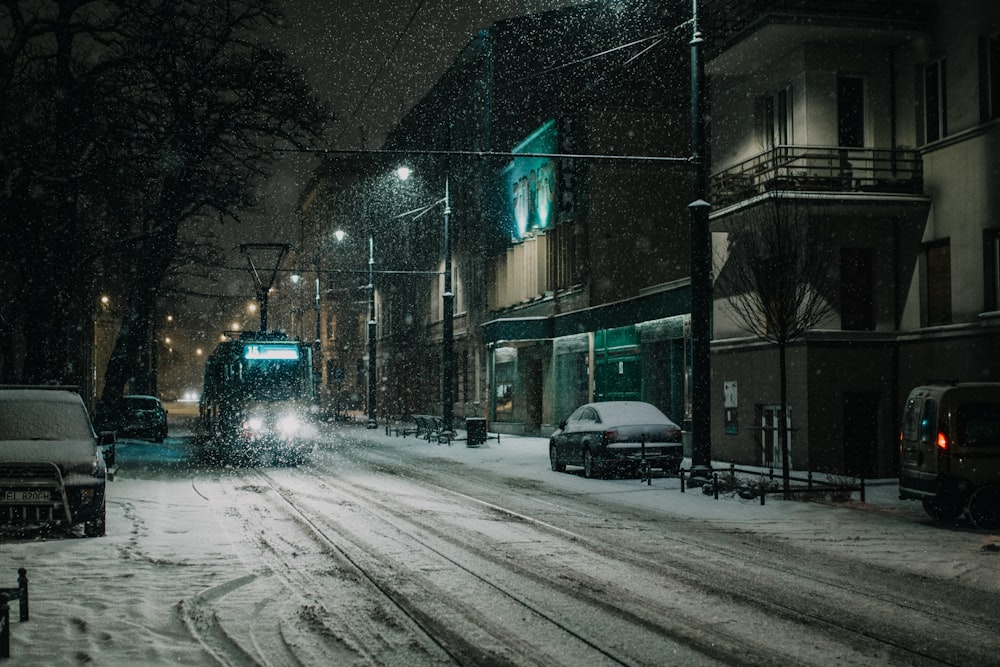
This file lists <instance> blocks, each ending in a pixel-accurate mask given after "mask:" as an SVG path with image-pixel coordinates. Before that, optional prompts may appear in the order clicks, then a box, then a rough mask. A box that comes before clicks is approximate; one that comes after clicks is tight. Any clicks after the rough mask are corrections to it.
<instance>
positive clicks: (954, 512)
mask: <svg viewBox="0 0 1000 667" xmlns="http://www.w3.org/2000/svg"><path fill="white" fill-rule="evenodd" d="M923 503H924V511H925V512H927V515H928V516H930V517H931V518H932V519H934V520H935V521H937V522H938V523H951V522H952V521H954V520H955V519H957V518H958V517H960V516H961V515H962V510H964V509H965V507H963V505H962V501H961V500H960V499H959V498H957V497H955V496H935V497H934V498H924V501H923Z"/></svg>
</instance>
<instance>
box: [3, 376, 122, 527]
mask: <svg viewBox="0 0 1000 667" xmlns="http://www.w3.org/2000/svg"><path fill="white" fill-rule="evenodd" d="M109 465H112V466H113V465H114V434H113V433H102V434H101V436H100V437H98V436H97V434H95V433H94V428H93V426H92V424H91V421H90V415H89V414H88V412H87V408H86V406H85V405H84V404H83V399H82V398H80V395H79V394H77V393H76V392H74V391H70V390H67V389H49V388H10V387H4V388H0V525H3V526H4V527H13V528H16V529H20V528H28V527H44V526H61V527H63V528H66V529H67V530H69V529H71V528H73V527H74V526H78V525H81V524H82V525H83V532H84V534H85V535H86V536H88V537H98V536H100V535H104V532H105V516H106V500H105V488H106V485H107V476H108V466H109Z"/></svg>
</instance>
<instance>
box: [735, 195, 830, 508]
mask: <svg viewBox="0 0 1000 667" xmlns="http://www.w3.org/2000/svg"><path fill="white" fill-rule="evenodd" d="M816 236H817V235H816V234H815V233H814V230H811V229H810V225H809V224H808V220H807V217H806V215H805V214H804V212H803V210H802V208H801V207H800V206H799V205H798V204H797V203H796V202H794V201H782V200H779V199H768V200H765V201H763V202H761V203H759V204H757V205H756V206H754V207H752V208H749V209H747V210H746V211H744V212H743V213H742V214H741V215H740V217H739V218H738V219H737V220H736V221H734V224H733V227H732V230H731V231H730V233H729V239H728V248H727V250H728V256H727V257H726V261H725V263H724V264H723V267H722V270H721V271H720V273H719V277H718V281H717V289H718V290H719V292H720V293H721V294H723V295H724V296H725V297H726V300H727V301H728V305H729V308H730V309H731V311H732V313H733V315H734V319H735V320H736V321H737V322H738V323H739V324H740V325H741V326H742V327H743V328H745V329H746V330H747V331H748V332H750V333H751V334H753V335H755V336H757V337H758V338H761V339H762V340H767V341H771V342H773V343H774V344H776V345H777V346H778V364H779V366H780V369H779V373H780V375H779V377H780V388H781V389H780V391H781V416H780V418H779V423H780V426H779V441H780V443H781V453H782V456H781V476H782V482H783V489H784V495H785V498H786V499H787V498H788V497H789V495H790V493H789V451H788V449H789V447H788V442H789V440H788V419H787V411H788V377H787V362H786V351H787V347H788V344H789V343H790V342H792V341H794V340H796V339H798V338H800V337H801V336H802V335H803V334H804V333H805V332H806V331H808V330H809V329H812V328H814V327H816V325H818V324H819V323H820V322H822V321H823V320H824V319H825V318H827V317H828V316H829V315H831V314H832V313H833V312H834V304H833V302H832V301H831V299H830V296H831V294H833V291H832V287H833V279H834V277H833V274H832V266H833V261H834V260H833V257H832V254H831V250H830V248H829V247H825V244H823V243H821V242H820V239H818V238H816Z"/></svg>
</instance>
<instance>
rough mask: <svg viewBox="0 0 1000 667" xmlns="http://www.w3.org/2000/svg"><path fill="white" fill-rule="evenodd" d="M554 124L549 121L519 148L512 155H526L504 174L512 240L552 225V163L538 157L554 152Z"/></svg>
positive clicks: (553, 204)
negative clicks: (511, 222) (511, 218)
mask: <svg viewBox="0 0 1000 667" xmlns="http://www.w3.org/2000/svg"><path fill="white" fill-rule="evenodd" d="M556 148H557V141H556V124H555V121H553V120H550V121H548V122H547V123H545V124H544V125H542V126H541V127H540V128H538V129H537V130H535V132H533V133H532V134H531V136H530V137H528V138H527V139H525V140H524V141H522V142H521V143H520V144H518V145H517V146H516V147H515V148H514V150H513V151H512V152H514V153H526V154H527V155H526V156H525V157H516V158H514V159H513V160H512V161H511V163H510V164H508V165H507V166H506V167H505V168H504V170H503V176H504V178H505V180H506V186H507V201H508V202H510V210H511V215H512V217H513V221H514V225H513V227H514V228H513V234H512V236H513V237H514V238H515V239H522V238H524V237H525V236H526V235H527V234H528V233H529V232H531V231H534V230H539V229H545V228H547V227H548V226H549V225H551V224H552V223H553V219H552V218H553V215H554V213H555V200H556V168H555V162H554V161H553V160H552V158H548V157H535V155H537V154H552V153H555V152H556Z"/></svg>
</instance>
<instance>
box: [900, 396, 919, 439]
mask: <svg viewBox="0 0 1000 667" xmlns="http://www.w3.org/2000/svg"><path fill="white" fill-rule="evenodd" d="M919 424H920V399H917V398H911V399H910V400H908V401H907V402H906V409H905V410H904V411H903V439H904V440H908V441H910V442H913V441H916V439H917V427H918V426H919Z"/></svg>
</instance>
